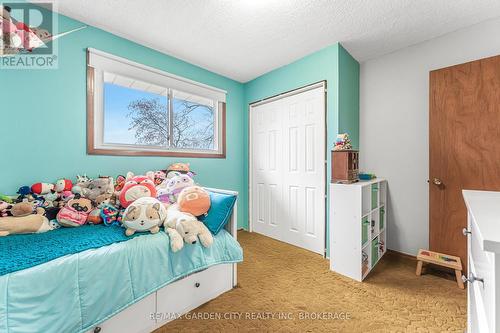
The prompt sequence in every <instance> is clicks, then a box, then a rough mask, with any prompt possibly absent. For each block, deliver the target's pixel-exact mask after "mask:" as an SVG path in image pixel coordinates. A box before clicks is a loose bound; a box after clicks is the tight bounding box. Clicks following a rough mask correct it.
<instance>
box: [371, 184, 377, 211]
mask: <svg viewBox="0 0 500 333" xmlns="http://www.w3.org/2000/svg"><path fill="white" fill-rule="evenodd" d="M377 206H378V184H372V209H375V208H377Z"/></svg>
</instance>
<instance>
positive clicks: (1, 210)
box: [0, 200, 12, 217]
mask: <svg viewBox="0 0 500 333" xmlns="http://www.w3.org/2000/svg"><path fill="white" fill-rule="evenodd" d="M11 207H12V205H11V204H10V203H8V202H5V201H1V200H0V217H5V216H9V210H10V208H11Z"/></svg>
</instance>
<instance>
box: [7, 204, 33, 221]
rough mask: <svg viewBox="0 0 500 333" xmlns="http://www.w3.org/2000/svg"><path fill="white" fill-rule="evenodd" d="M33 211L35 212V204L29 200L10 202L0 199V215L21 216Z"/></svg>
mask: <svg viewBox="0 0 500 333" xmlns="http://www.w3.org/2000/svg"><path fill="white" fill-rule="evenodd" d="M33 212H35V206H34V205H33V203H31V202H28V201H23V202H18V203H14V204H10V203H7V202H5V201H0V217H6V216H15V217H23V216H28V215H30V214H33Z"/></svg>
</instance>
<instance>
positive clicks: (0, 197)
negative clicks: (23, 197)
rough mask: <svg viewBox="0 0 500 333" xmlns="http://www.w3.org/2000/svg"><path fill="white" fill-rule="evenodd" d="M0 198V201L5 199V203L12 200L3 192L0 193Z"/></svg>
mask: <svg viewBox="0 0 500 333" xmlns="http://www.w3.org/2000/svg"><path fill="white" fill-rule="evenodd" d="M0 200H1V201H5V202H7V203H13V202H14V200H12V198H11V197H9V196H8V195H4V194H0Z"/></svg>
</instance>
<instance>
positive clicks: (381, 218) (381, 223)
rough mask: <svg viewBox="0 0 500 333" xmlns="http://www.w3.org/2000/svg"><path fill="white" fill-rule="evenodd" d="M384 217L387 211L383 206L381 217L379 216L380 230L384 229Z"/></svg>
mask: <svg viewBox="0 0 500 333" xmlns="http://www.w3.org/2000/svg"><path fill="white" fill-rule="evenodd" d="M384 215H385V209H384V207H383V206H382V207H380V215H379V221H378V225H379V229H380V230H383V229H384Z"/></svg>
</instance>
